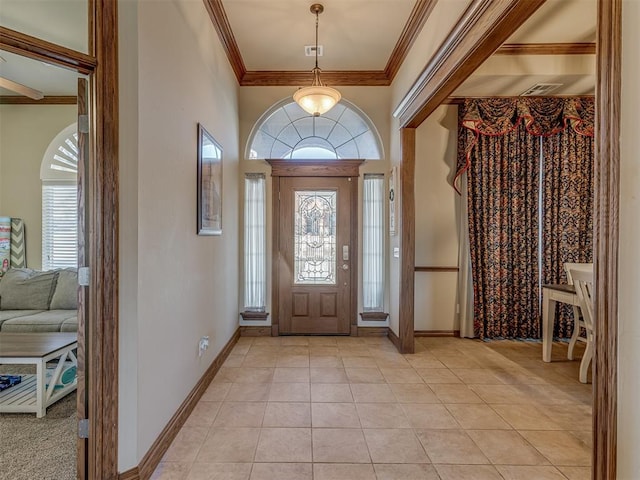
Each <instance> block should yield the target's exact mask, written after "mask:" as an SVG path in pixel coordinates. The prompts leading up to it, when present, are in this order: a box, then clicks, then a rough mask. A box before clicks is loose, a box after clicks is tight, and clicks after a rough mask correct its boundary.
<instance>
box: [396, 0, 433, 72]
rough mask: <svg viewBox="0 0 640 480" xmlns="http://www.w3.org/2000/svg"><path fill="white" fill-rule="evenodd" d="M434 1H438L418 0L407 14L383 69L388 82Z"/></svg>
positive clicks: (399, 65) (425, 19) (429, 12)
mask: <svg viewBox="0 0 640 480" xmlns="http://www.w3.org/2000/svg"><path fill="white" fill-rule="evenodd" d="M436 3H438V0H418V1H417V2H416V4H415V5H414V6H413V10H412V11H411V15H409V19H408V20H407V23H406V24H405V26H404V29H403V30H402V33H401V34H400V38H398V42H397V43H396V46H395V47H394V49H393V51H392V52H391V55H390V56H389V60H388V61H387V66H386V67H385V69H384V74H385V76H386V77H387V79H388V80H389V84H391V82H393V79H394V78H395V76H396V74H397V73H398V70H400V67H401V66H402V62H404V59H405V58H407V54H408V53H409V50H410V49H411V47H412V46H413V42H415V40H416V38H417V37H418V35H419V34H420V32H421V31H422V27H424V24H425V23H426V22H427V19H428V18H429V15H430V14H431V12H432V11H433V7H435V6H436Z"/></svg>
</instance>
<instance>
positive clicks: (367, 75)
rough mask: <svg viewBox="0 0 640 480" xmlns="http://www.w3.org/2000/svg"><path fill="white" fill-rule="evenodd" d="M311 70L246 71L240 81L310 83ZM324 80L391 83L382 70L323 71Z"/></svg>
mask: <svg viewBox="0 0 640 480" xmlns="http://www.w3.org/2000/svg"><path fill="white" fill-rule="evenodd" d="M312 80H313V74H312V73H311V72H310V71H253V72H246V73H245V74H244V76H243V77H242V80H241V81H240V86H242V87H264V86H267V87H277V86H301V85H310V84H311V81H312ZM322 82H323V83H325V84H326V85H330V86H367V87H372V86H377V87H380V86H382V87H385V86H388V85H391V81H390V80H389V78H388V77H387V76H386V75H385V73H384V72H383V71H382V70H342V71H332V70H327V71H323V72H322Z"/></svg>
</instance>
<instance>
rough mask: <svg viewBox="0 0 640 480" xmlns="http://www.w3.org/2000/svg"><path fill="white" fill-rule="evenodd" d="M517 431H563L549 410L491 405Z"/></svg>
mask: <svg viewBox="0 0 640 480" xmlns="http://www.w3.org/2000/svg"><path fill="white" fill-rule="evenodd" d="M491 408H493V409H494V410H495V411H496V412H497V413H498V414H499V415H500V416H501V417H502V418H504V419H505V420H506V421H507V422H508V423H509V424H510V425H511V426H512V427H513V428H515V429H516V430H561V427H560V425H559V424H558V423H557V422H556V421H554V420H552V419H551V418H549V416H548V415H547V408H545V407H538V406H535V405H491Z"/></svg>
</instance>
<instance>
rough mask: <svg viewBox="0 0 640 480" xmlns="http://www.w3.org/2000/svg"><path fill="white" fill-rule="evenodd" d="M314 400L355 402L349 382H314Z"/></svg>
mask: <svg viewBox="0 0 640 480" xmlns="http://www.w3.org/2000/svg"><path fill="white" fill-rule="evenodd" d="M311 401H312V402H353V396H352V395H351V389H350V388H349V384H348V383H312V384H311Z"/></svg>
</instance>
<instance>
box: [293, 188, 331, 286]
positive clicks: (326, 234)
mask: <svg viewBox="0 0 640 480" xmlns="http://www.w3.org/2000/svg"><path fill="white" fill-rule="evenodd" d="M337 197H338V193H337V192H336V191H327V190H324V191H309V190H298V191H296V192H295V199H294V205H295V208H294V283H295V284H297V285H301V284H303V285H335V284H336V205H337Z"/></svg>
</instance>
